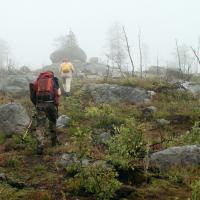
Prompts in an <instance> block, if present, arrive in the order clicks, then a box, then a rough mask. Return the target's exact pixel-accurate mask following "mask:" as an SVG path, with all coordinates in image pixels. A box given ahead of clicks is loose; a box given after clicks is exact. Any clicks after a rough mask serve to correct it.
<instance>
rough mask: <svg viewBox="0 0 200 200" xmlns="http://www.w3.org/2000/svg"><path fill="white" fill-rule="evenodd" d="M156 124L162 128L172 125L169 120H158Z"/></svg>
mask: <svg viewBox="0 0 200 200" xmlns="http://www.w3.org/2000/svg"><path fill="white" fill-rule="evenodd" d="M156 122H157V123H158V125H160V126H165V125H168V124H170V121H169V120H166V119H157V120H156Z"/></svg>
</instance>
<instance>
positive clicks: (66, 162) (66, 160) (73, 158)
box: [59, 153, 100, 168]
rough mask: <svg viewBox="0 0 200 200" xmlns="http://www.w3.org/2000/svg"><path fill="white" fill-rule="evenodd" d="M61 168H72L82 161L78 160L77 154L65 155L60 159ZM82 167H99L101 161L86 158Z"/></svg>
mask: <svg viewBox="0 0 200 200" xmlns="http://www.w3.org/2000/svg"><path fill="white" fill-rule="evenodd" d="M59 163H60V166H61V167H62V168H67V167H70V166H71V165H73V164H78V163H80V160H78V158H77V155H76V154H75V153H65V154H63V155H62V156H61V159H60V162H59ZM81 163H82V166H85V167H86V166H89V165H90V164H91V165H98V164H100V161H99V160H93V159H91V158H84V159H83V160H82V161H81Z"/></svg>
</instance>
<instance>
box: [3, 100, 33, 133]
mask: <svg viewBox="0 0 200 200" xmlns="http://www.w3.org/2000/svg"><path fill="white" fill-rule="evenodd" d="M29 122H30V118H29V116H28V114H27V112H26V110H25V109H24V108H23V107H22V105H21V104H18V103H9V104H5V105H1V106H0V132H1V133H3V134H5V136H11V135H12V134H13V133H22V132H23V131H24V129H25V128H26V127H27V126H28V124H29Z"/></svg>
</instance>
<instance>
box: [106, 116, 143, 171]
mask: <svg viewBox="0 0 200 200" xmlns="http://www.w3.org/2000/svg"><path fill="white" fill-rule="evenodd" d="M118 132H119V133H118V134H117V135H115V136H114V137H112V138H111V139H110V140H109V142H108V154H107V156H106V159H107V160H108V161H110V162H111V163H112V164H114V165H115V166H118V167H120V168H126V169H127V168H129V167H131V168H134V166H133V164H131V163H132V162H131V161H133V160H137V159H140V158H143V157H144V156H145V151H146V150H145V149H146V148H145V147H146V146H145V144H144V140H143V133H142V131H141V130H140V129H139V128H137V127H136V125H135V123H134V119H129V120H127V123H126V124H125V125H122V126H121V127H120V128H118Z"/></svg>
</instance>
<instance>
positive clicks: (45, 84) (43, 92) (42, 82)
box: [35, 71, 55, 103]
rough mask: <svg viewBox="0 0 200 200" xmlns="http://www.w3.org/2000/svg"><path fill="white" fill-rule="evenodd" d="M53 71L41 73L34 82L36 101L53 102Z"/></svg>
mask: <svg viewBox="0 0 200 200" xmlns="http://www.w3.org/2000/svg"><path fill="white" fill-rule="evenodd" d="M53 78H54V74H53V72H49V71H47V72H43V73H41V74H40V75H39V76H38V78H37V80H36V82H35V91H36V98H37V103H42V102H55V90H54V80H53Z"/></svg>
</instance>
